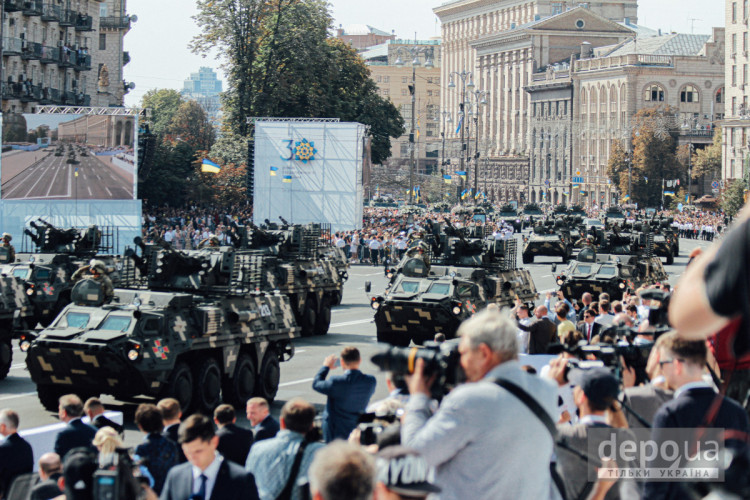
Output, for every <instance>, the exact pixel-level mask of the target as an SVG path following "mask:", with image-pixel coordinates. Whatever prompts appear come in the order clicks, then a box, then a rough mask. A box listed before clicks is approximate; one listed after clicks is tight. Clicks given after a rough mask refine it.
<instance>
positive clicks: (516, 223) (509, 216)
mask: <svg viewBox="0 0 750 500" xmlns="http://www.w3.org/2000/svg"><path fill="white" fill-rule="evenodd" d="M498 218H499V219H500V220H501V221H502V222H504V223H506V224H508V225H509V226H512V227H513V232H515V233H520V232H521V227H522V223H521V216H520V215H519V214H518V210H516V209H515V208H513V205H511V204H507V205H503V206H501V207H500V210H499V211H498Z"/></svg>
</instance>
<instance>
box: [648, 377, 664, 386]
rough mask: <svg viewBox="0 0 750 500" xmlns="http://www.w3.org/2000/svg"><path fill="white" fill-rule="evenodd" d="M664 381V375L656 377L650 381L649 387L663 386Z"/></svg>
mask: <svg viewBox="0 0 750 500" xmlns="http://www.w3.org/2000/svg"><path fill="white" fill-rule="evenodd" d="M666 381H667V379H666V378H664V375H659V376H656V377H654V378H653V379H651V385H659V384H663V383H664V382H666Z"/></svg>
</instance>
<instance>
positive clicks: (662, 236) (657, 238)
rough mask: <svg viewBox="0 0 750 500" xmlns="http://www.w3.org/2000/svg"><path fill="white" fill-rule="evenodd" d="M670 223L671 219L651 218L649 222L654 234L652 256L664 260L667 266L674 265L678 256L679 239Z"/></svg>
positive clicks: (672, 220)
mask: <svg viewBox="0 0 750 500" xmlns="http://www.w3.org/2000/svg"><path fill="white" fill-rule="evenodd" d="M672 222H674V219H672V218H667V219H656V218H653V219H652V220H651V221H650V222H649V225H650V227H651V231H652V232H653V234H654V254H655V255H657V256H659V257H664V258H666V263H667V265H671V264H674V258H675V257H677V256H678V255H679V254H680V238H679V235H678V234H677V233H676V232H675V231H674V229H673V228H672Z"/></svg>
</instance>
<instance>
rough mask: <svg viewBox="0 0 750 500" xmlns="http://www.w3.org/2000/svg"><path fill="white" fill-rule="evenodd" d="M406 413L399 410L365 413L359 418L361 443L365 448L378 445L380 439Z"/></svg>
mask: <svg viewBox="0 0 750 500" xmlns="http://www.w3.org/2000/svg"><path fill="white" fill-rule="evenodd" d="M403 413H404V411H403V410H402V409H398V410H396V411H395V412H390V413H385V414H380V413H375V412H371V413H363V414H362V415H360V416H359V420H358V422H359V424H358V425H357V428H358V429H359V431H360V436H359V443H360V444H361V445H363V446H369V445H371V444H378V437H379V436H380V434H381V433H382V432H383V431H384V430H385V429H387V428H388V427H389V426H390V425H391V424H393V423H394V422H398V421H399V419H400V418H401V415H403Z"/></svg>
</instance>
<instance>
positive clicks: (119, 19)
mask: <svg viewBox="0 0 750 500" xmlns="http://www.w3.org/2000/svg"><path fill="white" fill-rule="evenodd" d="M99 27H100V28H102V29H113V30H117V29H121V30H122V29H130V16H107V17H101V18H99Z"/></svg>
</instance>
